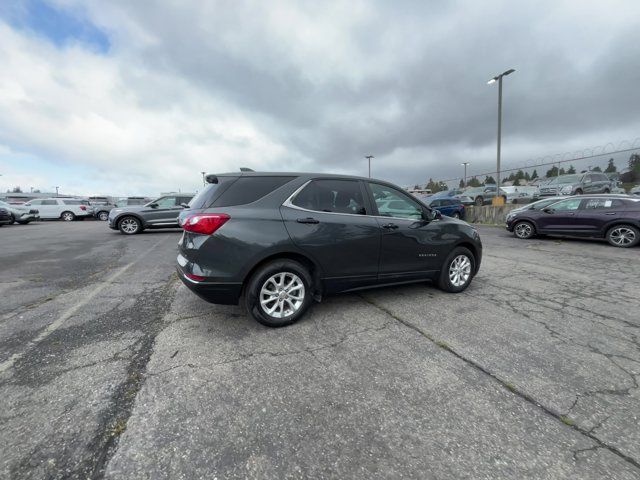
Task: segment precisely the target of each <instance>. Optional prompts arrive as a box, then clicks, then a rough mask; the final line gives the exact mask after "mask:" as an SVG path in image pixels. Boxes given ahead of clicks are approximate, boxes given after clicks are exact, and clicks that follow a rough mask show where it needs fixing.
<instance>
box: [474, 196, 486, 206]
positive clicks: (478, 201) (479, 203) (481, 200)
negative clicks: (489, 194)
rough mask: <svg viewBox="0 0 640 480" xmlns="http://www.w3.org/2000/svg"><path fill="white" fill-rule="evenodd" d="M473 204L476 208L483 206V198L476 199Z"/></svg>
mask: <svg viewBox="0 0 640 480" xmlns="http://www.w3.org/2000/svg"><path fill="white" fill-rule="evenodd" d="M475 204H476V205H477V206H478V207H481V206H482V205H484V198H482V197H476V200H475Z"/></svg>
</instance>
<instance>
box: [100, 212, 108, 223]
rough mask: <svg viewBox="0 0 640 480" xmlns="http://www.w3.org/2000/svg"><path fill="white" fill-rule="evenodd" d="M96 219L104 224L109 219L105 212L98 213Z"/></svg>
mask: <svg viewBox="0 0 640 480" xmlns="http://www.w3.org/2000/svg"><path fill="white" fill-rule="evenodd" d="M98 218H99V219H100V220H102V221H103V222H106V221H107V220H108V219H109V214H108V213H107V212H100V213H99V214H98Z"/></svg>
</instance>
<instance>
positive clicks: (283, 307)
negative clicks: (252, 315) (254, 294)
mask: <svg viewBox="0 0 640 480" xmlns="http://www.w3.org/2000/svg"><path fill="white" fill-rule="evenodd" d="M304 298H305V288H304V283H303V282H302V280H301V279H300V277H298V275H296V274H295V273H292V272H279V273H276V274H275V275H272V276H271V277H269V278H268V279H267V280H266V281H265V282H264V284H263V285H262V288H261V289H260V297H259V300H260V307H261V308H262V310H263V311H264V312H265V313H266V314H267V315H269V316H270V317H274V318H286V317H290V316H291V315H293V314H294V313H296V312H297V311H298V310H300V308H302V305H303V303H304Z"/></svg>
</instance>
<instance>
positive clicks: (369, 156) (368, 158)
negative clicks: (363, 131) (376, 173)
mask: <svg viewBox="0 0 640 480" xmlns="http://www.w3.org/2000/svg"><path fill="white" fill-rule="evenodd" d="M364 158H366V159H367V160H369V178H371V159H372V158H376V157H374V156H373V155H367V156H366V157H364Z"/></svg>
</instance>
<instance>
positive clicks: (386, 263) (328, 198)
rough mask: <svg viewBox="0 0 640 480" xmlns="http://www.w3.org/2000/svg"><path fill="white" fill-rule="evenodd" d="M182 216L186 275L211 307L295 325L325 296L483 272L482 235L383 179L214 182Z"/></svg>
mask: <svg viewBox="0 0 640 480" xmlns="http://www.w3.org/2000/svg"><path fill="white" fill-rule="evenodd" d="M206 178H207V182H208V183H209V185H208V186H207V187H206V188H205V189H204V190H203V191H202V193H200V194H199V195H198V196H197V197H195V198H194V199H193V200H192V201H191V202H190V204H189V208H188V209H185V210H184V211H183V212H181V214H180V217H179V223H180V225H181V226H182V228H183V230H184V233H183V235H182V238H181V240H180V242H179V255H178V266H177V269H178V273H179V276H180V278H181V279H182V281H183V282H184V283H185V284H186V285H187V286H188V287H189V288H190V289H191V290H192V291H193V292H195V293H196V294H198V295H199V296H200V297H202V298H204V299H205V300H208V301H210V302H212V303H221V304H237V303H238V302H241V303H242V304H243V305H244V306H245V307H246V309H247V310H248V311H249V312H250V313H251V314H252V316H253V317H254V318H255V319H256V320H258V321H259V322H261V323H263V324H265V325H268V326H272V327H277V326H283V325H288V324H291V323H293V322H295V321H296V320H298V319H300V317H301V316H302V315H303V314H304V312H305V311H306V309H307V308H308V307H309V306H310V305H311V303H312V302H313V301H314V300H316V301H319V300H320V299H321V298H322V296H323V295H326V294H331V293H338V292H345V291H351V290H357V289H362V288H369V287H376V286H381V285H390V284H397V283H409V282H421V281H425V280H434V281H435V282H436V283H437V284H438V286H440V288H442V289H444V290H446V291H449V292H461V291H462V290H464V289H466V288H467V286H468V285H469V284H470V282H471V280H472V279H473V277H474V275H475V274H476V273H477V271H478V269H479V267H480V261H481V258H482V244H481V242H480V237H479V236H478V233H477V232H476V230H475V229H474V228H472V227H471V226H469V225H468V224H466V223H464V222H462V221H460V220H456V219H453V218H447V217H442V215H441V214H440V213H439V212H436V211H433V210H431V209H430V208H429V207H427V206H426V205H424V204H423V203H421V202H420V201H418V200H417V199H415V198H414V197H412V196H411V195H409V194H408V193H406V192H405V191H404V190H402V189H401V188H399V187H396V186H395V185H392V184H390V183H387V182H383V181H380V180H372V179H368V178H360V177H348V176H337V175H326V174H309V173H255V172H250V173H246V172H242V173H229V174H221V175H208V176H207V177H206Z"/></svg>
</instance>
